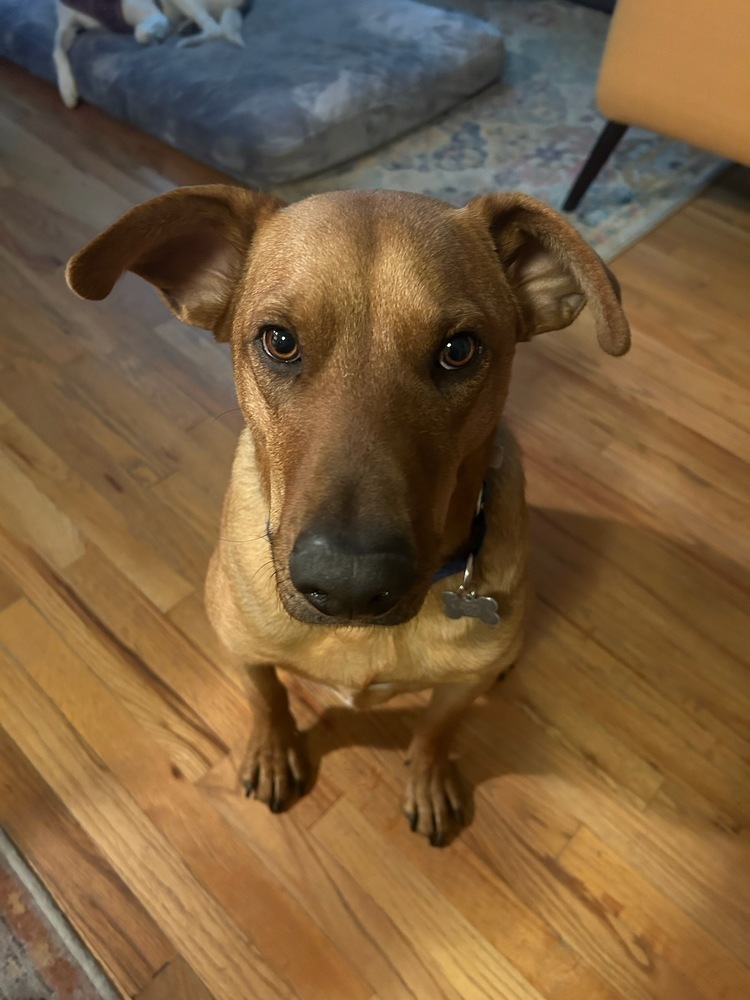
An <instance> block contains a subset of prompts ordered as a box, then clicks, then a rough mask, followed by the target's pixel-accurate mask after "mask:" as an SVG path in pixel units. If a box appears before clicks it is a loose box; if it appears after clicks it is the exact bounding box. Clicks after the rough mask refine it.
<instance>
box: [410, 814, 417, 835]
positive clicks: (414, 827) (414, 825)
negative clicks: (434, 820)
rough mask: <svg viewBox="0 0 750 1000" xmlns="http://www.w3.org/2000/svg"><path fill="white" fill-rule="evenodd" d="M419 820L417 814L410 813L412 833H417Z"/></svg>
mask: <svg viewBox="0 0 750 1000" xmlns="http://www.w3.org/2000/svg"><path fill="white" fill-rule="evenodd" d="M417 820H418V816H417V814H416V812H413V813H409V829H410V830H411V832H412V833H416V832H417Z"/></svg>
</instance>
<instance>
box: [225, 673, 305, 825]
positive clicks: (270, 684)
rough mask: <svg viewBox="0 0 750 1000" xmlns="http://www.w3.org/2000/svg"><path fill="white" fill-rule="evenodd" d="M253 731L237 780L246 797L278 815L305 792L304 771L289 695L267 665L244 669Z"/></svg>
mask: <svg viewBox="0 0 750 1000" xmlns="http://www.w3.org/2000/svg"><path fill="white" fill-rule="evenodd" d="M246 671H247V678H248V690H249V694H250V704H251V707H252V712H253V730H252V733H251V735H250V744H249V746H248V748H247V753H246V755H245V760H244V762H243V765H242V768H241V771H240V779H241V781H242V783H243V785H244V787H245V792H246V794H247V795H248V796H251V795H252V796H253V797H254V798H256V799H259V800H260V801H261V802H265V803H266V805H267V806H268V807H269V808H270V809H271V812H275V813H276V812H281V811H282V810H283V809H285V808H286V806H287V805H288V804H289V802H290V800H291V799H292V797H293V796H294V795H295V794H297V795H303V794H304V792H305V773H306V768H305V764H304V758H303V755H302V752H301V748H300V737H299V733H298V732H297V727H296V725H295V722H294V717H293V716H292V713H291V711H290V709H289V695H288V694H287V690H286V688H285V687H284V685H283V684H282V683H281V681H280V680H279V678H278V676H277V675H276V670H275V669H274V667H272V666H270V665H263V666H248V667H246Z"/></svg>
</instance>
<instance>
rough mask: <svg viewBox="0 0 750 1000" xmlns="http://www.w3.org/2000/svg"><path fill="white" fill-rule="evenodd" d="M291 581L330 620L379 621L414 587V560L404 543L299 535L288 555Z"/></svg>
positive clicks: (391, 539)
mask: <svg viewBox="0 0 750 1000" xmlns="http://www.w3.org/2000/svg"><path fill="white" fill-rule="evenodd" d="M289 572H290V576H291V580H292V583H293V584H294V586H295V587H296V588H297V590H298V591H299V592H300V593H301V594H303V595H304V596H305V597H306V598H307V600H308V601H309V602H310V604H312V606H313V607H314V608H316V609H317V610H318V611H320V612H322V613H323V614H324V615H328V616H330V617H331V618H378V617H379V616H380V615H384V614H386V613H387V612H388V611H391V610H392V609H393V608H394V607H395V606H396V605H397V604H398V602H399V601H400V600H401V598H402V597H403V596H404V594H405V593H406V592H407V591H408V590H409V589H410V588H411V587H412V586H413V585H414V583H415V581H416V576H417V567H416V561H415V558H414V553H413V551H412V548H411V545H410V544H409V542H408V541H407V540H406V539H400V538H396V537H387V538H375V537H373V538H369V539H368V538H366V537H356V538H355V537H349V536H346V535H343V534H339V533H335V534H334V533H327V532H320V531H315V530H313V531H306V532H303V533H302V534H301V535H300V536H299V537H298V538H297V541H296V542H295V544H294V548H293V549H292V553H291V555H290V557H289Z"/></svg>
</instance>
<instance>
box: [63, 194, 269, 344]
mask: <svg viewBox="0 0 750 1000" xmlns="http://www.w3.org/2000/svg"><path fill="white" fill-rule="evenodd" d="M282 205H283V202H281V201H279V200H278V199H276V198H274V197H273V195H270V194H266V193H263V192H259V191H248V190H246V189H245V188H240V187H233V186H231V185H228V184H207V185H205V186H200V187H184V188H176V189H175V190H174V191H169V192H168V193H167V194H163V195H159V197H157V198H152V199H151V200H150V201H146V202H144V203H143V204H142V205H138V206H137V207H136V208H133V209H131V211H130V212H128V213H127V214H126V215H124V216H123V217H122V218H121V219H120V220H119V222H115V223H114V225H112V226H110V227H109V229H106V230H105V231H104V232H103V233H101V235H99V236H97V237H96V239H94V240H92V242H91V243H89V244H88V246H85V247H84V248H83V250H80V251H79V252H78V253H77V254H76V255H75V256H74V257H72V258H71V259H70V261H69V263H68V267H67V271H66V278H67V281H68V284H69V285H70V287H71V288H72V289H73V291H74V292H76V293H77V294H78V295H80V296H81V297H82V298H84V299H104V298H106V297H107V295H109V293H110V292H111V291H112V288H113V287H114V284H115V282H116V281H117V279H118V278H119V277H120V276H121V275H122V274H123V273H124V272H125V271H132V272H133V273H134V274H138V275H140V277H141V278H145V279H146V281H150V282H151V284H152V285H156V287H157V288H158V289H159V291H160V292H161V294H162V295H163V297H164V299H165V300H166V302H167V305H168V306H169V308H170V309H171V310H172V312H173V313H174V314H175V315H176V316H178V317H179V318H180V319H181V320H182V321H183V322H185V323H189V324H191V325H192V326H200V327H203V328H204V329H206V330H213V331H214V333H215V334H216V338H217V339H218V340H226V339H228V331H227V330H226V329H225V324H224V322H223V321H224V319H225V314H226V312H227V307H228V305H229V302H230V300H231V296H232V291H233V289H234V287H235V285H236V282H237V280H238V279H239V277H240V275H241V273H242V265H243V263H244V261H245V260H246V258H247V255H248V252H249V250H250V245H251V243H252V240H253V236H254V234H255V232H256V230H257V228H258V226H259V225H260V224H261V223H262V221H263V219H265V218H267V217H268V216H269V215H271V214H272V213H273V212H275V211H277V210H278V209H279V208H281V207H282Z"/></svg>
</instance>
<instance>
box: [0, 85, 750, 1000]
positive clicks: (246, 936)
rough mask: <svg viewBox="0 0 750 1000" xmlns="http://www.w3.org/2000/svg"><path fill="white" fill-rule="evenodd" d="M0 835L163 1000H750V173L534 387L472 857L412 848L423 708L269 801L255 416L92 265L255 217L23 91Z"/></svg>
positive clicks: (374, 730) (622, 274)
mask: <svg viewBox="0 0 750 1000" xmlns="http://www.w3.org/2000/svg"><path fill="white" fill-rule="evenodd" d="M0 93H2V96H1V97H0V147H1V148H2V149H3V163H2V167H1V168H0V316H2V319H1V320H0V823H2V825H3V827H4V828H5V829H6V830H7V832H8V833H9V835H10V836H11V837H12V839H13V840H14V841H15V843H16V844H17V845H18V847H19V849H20V850H21V852H22V853H23V854H24V855H25V857H26V858H27V859H28V860H29V862H30V863H31V865H32V867H33V868H34V869H35V871H36V872H37V873H38V874H39V876H40V877H41V878H42V880H43V881H44V882H45V884H46V885H47V886H48V888H49V890H50V891H51V893H52V894H53V896H54V898H55V899H56V900H57V902H58V903H59V905H60V906H61V907H62V908H63V910H64V911H65V912H66V913H67V914H68V916H69V917H70V919H71V920H72V922H73V924H74V926H75V927H76V929H77V930H78V931H79V933H80V934H81V936H82V937H83V939H84V940H85V941H86V942H87V944H88V945H89V946H90V948H91V949H92V951H93V952H94V954H95V955H96V956H97V958H98V959H99V960H100V962H101V963H102V965H103V967H104V968H105V970H106V971H107V973H108V974H109V976H110V977H111V978H112V980H113V982H114V983H115V984H116V986H117V988H118V989H119V990H120V991H121V992H122V994H123V996H130V997H133V998H138V1000H166V998H169V1000H264V998H268V1000H271V998H273V1000H277V998H280V1000H292V998H296V1000H378V998H380V1000H425V998H430V1000H432V998H435V1000H475V998H481V997H488V998H492V1000H496V998H502V1000H532V998H533V1000H541V998H544V1000H580V998H586V1000H740V998H744V997H746V996H750V944H749V942H750V844H749V843H748V832H747V831H748V821H749V820H750V806H749V805H748V803H750V669H749V667H750V664H749V660H748V650H749V649H750V616H749V615H748V606H749V604H750V602H749V601H748V594H749V593H750V572H749V571H748V566H750V531H748V519H749V518H748V515H749V513H750V505H749V504H748V496H749V494H750V472H749V471H748V468H749V465H750V402H749V399H748V395H747V386H748V379H749V377H750V351H748V341H747V318H748V315H750V282H748V275H749V274H750V211H749V210H748V208H749V206H750V171H747V170H742V169H739V168H737V169H734V170H732V171H729V172H728V173H727V174H725V175H724V176H723V177H722V178H721V179H720V180H719V181H718V182H717V183H716V184H714V186H713V187H711V188H710V189H709V190H707V191H706V192H704V193H703V194H702V195H700V196H699V197H698V198H697V199H696V200H695V201H694V202H692V203H691V204H689V205H687V206H685V207H684V208H682V209H681V210H680V211H679V212H678V213H677V214H676V215H674V216H673V217H672V218H670V219H669V220H668V221H666V222H665V223H663V224H662V225H661V226H659V227H658V228H657V229H656V230H654V231H653V232H652V233H650V234H649V235H648V236H646V237H645V238H644V239H642V240H641V241H640V242H639V243H637V244H636V245H635V246H633V247H631V248H630V249H628V250H627V251H626V252H625V253H623V254H622V255H621V256H620V257H619V258H618V259H617V260H616V261H615V262H614V264H613V268H614V271H615V272H616V274H617V275H618V278H619V279H620V281H621V284H622V286H623V296H624V301H625V303H626V308H627V311H628V314H629V317H630V320H631V324H632V327H633V340H634V346H633V350H632V352H631V353H630V354H629V355H628V356H627V357H626V358H624V359H621V360H619V361H613V360H612V359H611V358H608V357H605V356H604V355H603V354H602V353H601V352H599V351H598V350H597V348H596V345H595V339H594V334H593V328H592V324H591V322H590V320H589V319H588V318H587V317H586V315H585V314H584V316H582V317H581V319H580V320H578V321H577V322H576V324H575V325H574V326H573V327H572V328H571V329H570V330H569V331H567V332H566V333H564V334H561V335H559V336H552V335H550V336H548V337H543V338H538V339H537V341H536V342H534V343H533V344H528V345H522V346H521V348H520V349H519V351H518V355H517V358H516V363H515V371H514V377H513V383H512V388H511V395H510V400H509V404H508V413H509V415H510V418H511V420H512V422H513V424H514V427H515V428H516V430H517V432H518V435H519V437H520V439H521V443H522V446H523V449H524V452H525V461H526V469H527V474H528V493H529V498H530V501H531V505H532V516H531V525H532V560H533V566H534V573H535V578H536V581H537V589H538V595H539V601H538V607H537V610H536V613H535V617H534V622H533V625H532V628H531V630H530V632H529V636H528V642H527V644H526V648H525V650H524V654H523V656H522V658H521V659H520V660H519V663H518V665H517V667H516V670H515V671H514V672H513V673H512V674H511V675H510V676H509V677H508V678H507V679H506V680H505V681H504V682H503V683H502V684H500V685H497V686H496V687H495V688H494V689H493V690H492V691H490V692H489V694H488V695H487V696H486V697H485V698H483V699H481V700H480V702H479V703H478V704H477V705H476V706H475V707H474V708H473V709H472V711H471V712H470V715H469V717H468V719H467V724H466V726H465V727H464V730H463V731H462V733H461V734H460V737H459V743H458V750H459V753H460V758H461V759H460V767H461V771H462V774H463V777H464V780H465V782H466V784H467V786H468V787H469V789H470V790H471V791H472V793H473V808H472V816H471V823H470V826H469V828H468V829H467V830H466V831H465V833H464V834H463V835H462V836H461V837H460V838H459V839H458V840H457V841H455V842H454V843H453V844H452V845H451V846H450V847H448V848H447V849H445V850H444V851H436V850H434V849H431V848H429V847H428V846H427V845H426V844H424V843H423V842H422V841H421V839H420V838H418V837H415V836H414V835H413V834H411V833H410V832H409V830H408V826H407V825H406V823H405V821H404V819H403V817H402V815H401V813H400V800H401V794H402V786H403V781H404V767H403V755H404V752H405V748H406V746H407V744H408V740H409V734H410V731H411V728H412V726H413V722H414V718H415V713H416V711H417V709H418V706H419V705H420V704H421V698H420V697H419V696H411V697H408V698H405V699H403V701H402V702H399V703H395V704H394V705H393V706H388V707H385V708H383V709H380V710H378V711H373V712H366V713H361V714H355V713H353V712H351V711H349V710H346V709H344V708H342V707H337V705H336V704H335V703H334V701H333V700H332V699H331V698H329V697H328V696H327V695H326V694H325V693H321V692H318V691H316V690H315V689H314V688H313V687H312V686H310V685H307V684H304V683H301V682H294V683H292V703H293V708H294V711H295V714H296V716H297V719H298V722H299V725H300V727H301V729H302V730H304V738H305V740H306V742H307V745H308V750H309V752H310V756H311V758H312V761H313V764H314V767H315V770H316V772H317V782H316V784H315V787H314V789H313V790H312V792H311V793H310V794H309V795H308V796H306V797H305V798H304V799H303V800H302V801H301V802H300V803H298V804H297V805H296V806H295V807H294V809H292V810H291V811H290V812H289V813H288V814H285V815H282V816H273V815H271V814H270V813H269V812H268V811H265V810H264V809H262V808H260V807H259V806H257V805H256V804H255V803H252V802H248V801H247V800H245V798H244V797H243V796H242V795H241V793H240V790H239V788H238V782H237V767H238V763H239V761H240V759H241V757H242V753H243V750H244V747H245V745H246V741H247V736H248V730H249V725H250V714H249V709H248V705H247V702H246V699H245V696H244V693H243V681H242V678H241V677H240V676H239V675H238V674H237V672H236V668H235V667H234V666H233V665H232V664H231V663H230V662H228V661H227V660H226V659H225V658H224V657H223V656H222V653H221V650H220V649H219V648H218V645H217V643H216V640H215V638H214V636H213V634H212V632H211V630H210V628H209V625H208V622H207V620H206V617H205V613H204V610H203V604H202V587H203V579H204V575H205V570H206V565H207V560H208V557H209V554H210V551H211V546H212V545H213V543H214V541H215V539H216V536H217V534H218V531H219V512H220V505H221V499H222V496H223V492H224V489H225V487H226V482H227V479H228V476H229V470H230V464H231V460H232V453H233V448H234V443H235V440H236V436H237V432H238V430H239V429H240V426H241V417H240V415H239V413H238V411H237V408H236V402H235V398H234V391H233V385H232V377H231V364H230V359H229V356H228V353H227V352H226V349H225V348H224V347H222V346H221V345H218V344H216V343H214V341H213V340H212V339H211V338H210V337H209V336H208V335H206V334H204V333H202V332H200V331H196V330H190V329H187V328H185V327H184V326H182V324H180V323H178V322H176V321H175V320H172V319H170V318H169V316H168V315H167V314H166V313H165V311H164V309H163V308H162V306H161V305H160V303H159V302H158V300H157V297H156V296H155V295H154V294H153V293H152V291H151V290H150V289H149V288H147V287H146V286H145V285H144V284H143V283H140V282H138V281H137V280H136V279H134V278H132V277H128V278H126V279H125V280H124V281H123V282H122V283H121V284H120V285H118V287H117V289H116V290H115V292H114V294H113V295H112V297H111V298H110V299H108V300H107V301H106V302H103V303H101V304H98V305H92V304H91V303H82V302H79V301H78V300H77V299H75V297H73V296H72V295H71V294H70V293H69V292H68V290H67V289H66V287H65V283H64V278H63V268H64V264H65V260H66V258H67V256H68V254H69V253H71V252H72V251H73V250H76V249H78V247H79V246H80V245H81V244H82V243H83V242H84V241H85V240H87V239H88V238H90V237H91V236H92V235H93V234H94V233H95V232H96V231H98V230H99V229H101V228H103V227H104V226H106V225H108V224H109V223H110V222H111V221H113V219H114V218H115V217H116V216H117V215H118V214H119V213H121V212H122V211H124V210H126V209H127V208H129V207H131V206H132V205H133V204H135V203H136V202H138V201H141V200H143V199H145V198H148V197H151V196H153V195H154V194H157V193H159V192H161V191H164V190H167V189H169V188H170V187H171V186H173V185H174V184H178V183H204V182H211V181H222V182H223V181H224V178H222V177H221V176H220V175H218V174H217V173H216V172H215V171H212V170H210V169H208V168H205V167H201V166H200V165H198V164H196V163H195V162H193V161H191V160H190V159H189V158H187V157H185V156H182V155H181V154H178V153H175V152H174V151H172V150H169V149H167V148H166V147H164V146H162V145H161V144H160V143H159V142H158V141H157V140H155V139H151V138H149V137H148V136H144V135H141V134H140V133H136V132H134V131H133V130H131V129H129V128H127V127H126V126H124V125H122V124H119V123H116V122H113V121H111V120H110V119H108V118H106V117H105V116H104V115H102V114H101V113H100V112H98V111H96V110H95V109H92V108H89V107H85V106H84V107H82V108H80V109H79V110H78V111H76V113H75V114H70V113H68V112H66V111H65V110H64V109H63V108H62V107H61V106H60V103H59V99H58V96H57V94H56V93H55V91H54V89H53V88H52V87H49V86H48V85H46V84H44V83H42V82H41V81H39V80H35V79H32V78H30V77H28V76H27V75H25V74H24V73H23V72H22V71H20V70H18V69H15V68H13V67H10V66H7V65H2V66H0Z"/></svg>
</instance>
